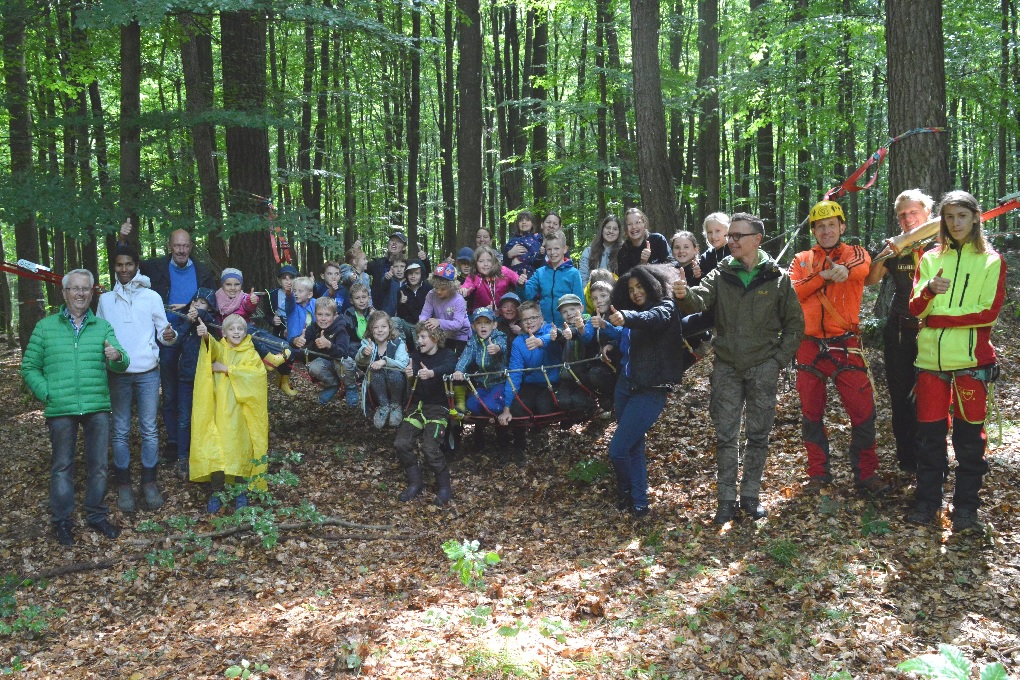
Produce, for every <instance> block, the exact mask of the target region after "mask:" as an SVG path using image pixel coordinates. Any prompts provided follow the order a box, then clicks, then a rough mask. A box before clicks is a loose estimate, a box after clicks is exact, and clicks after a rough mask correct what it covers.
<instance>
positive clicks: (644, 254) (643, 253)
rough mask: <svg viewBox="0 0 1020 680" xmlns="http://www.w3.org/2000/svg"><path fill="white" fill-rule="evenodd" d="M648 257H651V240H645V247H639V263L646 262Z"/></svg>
mask: <svg viewBox="0 0 1020 680" xmlns="http://www.w3.org/2000/svg"><path fill="white" fill-rule="evenodd" d="M650 259H652V242H651V241H648V240H646V241H645V247H644V248H642V249H641V264H648V260H650Z"/></svg>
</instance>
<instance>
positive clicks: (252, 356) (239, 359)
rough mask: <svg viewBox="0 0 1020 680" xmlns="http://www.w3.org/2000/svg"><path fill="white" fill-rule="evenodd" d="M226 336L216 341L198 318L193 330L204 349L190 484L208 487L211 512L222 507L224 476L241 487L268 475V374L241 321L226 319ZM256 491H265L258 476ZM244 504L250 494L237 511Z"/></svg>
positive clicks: (239, 501) (197, 388) (200, 357)
mask: <svg viewBox="0 0 1020 680" xmlns="http://www.w3.org/2000/svg"><path fill="white" fill-rule="evenodd" d="M222 331H223V338H222V339H221V340H219V341H216V340H213V339H212V338H211V337H209V331H208V329H207V328H206V326H205V323H204V322H203V321H202V320H201V318H200V317H199V319H198V327H197V328H196V330H195V332H196V334H197V335H198V336H199V337H200V338H202V345H201V348H200V349H199V353H198V367H197V369H196V371H195V400H194V405H193V407H192V433H193V435H194V439H195V440H197V441H200V442H202V445H201V446H199V447H195V448H193V449H192V450H191V459H190V472H191V481H193V482H210V489H211V491H212V493H211V494H210V496H209V502H208V505H207V506H206V509H207V510H208V511H209V512H210V513H216V512H218V511H219V509H220V508H221V507H223V499H222V498H221V495H220V494H219V493H218V492H219V491H221V490H222V489H223V484H224V481H225V479H226V475H232V476H233V478H234V480H235V482H238V483H243V482H244V480H246V479H248V480H250V479H251V478H252V477H255V476H257V475H261V474H263V473H265V471H266V464H265V457H266V455H267V452H268V450H269V410H268V405H267V399H266V369H265V368H264V367H263V365H262V359H260V358H259V354H258V352H256V351H255V346H254V345H253V344H252V341H251V336H250V335H248V324H247V322H246V321H245V320H244V318H243V317H241V316H240V315H238V314H230V315H228V316H227V317H226V318H225V319H223V325H222ZM256 460H257V461H261V462H259V463H254V462H253V461H256ZM254 488H257V489H259V490H263V491H264V490H265V488H266V483H265V481H264V480H263V479H262V478H261V477H259V479H258V480H257V481H256V482H255V486H254ZM246 505H248V497H247V495H246V494H244V493H241V494H239V495H238V496H237V499H236V507H237V508H243V507H245V506H246Z"/></svg>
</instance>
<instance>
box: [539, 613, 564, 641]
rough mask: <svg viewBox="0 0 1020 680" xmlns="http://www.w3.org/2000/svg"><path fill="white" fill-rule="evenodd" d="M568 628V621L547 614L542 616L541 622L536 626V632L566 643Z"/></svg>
mask: <svg viewBox="0 0 1020 680" xmlns="http://www.w3.org/2000/svg"><path fill="white" fill-rule="evenodd" d="M569 630H570V624H569V623H567V622H566V621H564V620H563V619H559V618H555V617H548V616H543V617H542V622H541V623H540V624H539V626H538V632H539V633H540V634H541V635H542V636H543V637H547V638H553V639H555V640H556V641H557V642H560V643H566V641H567V632H568V631H569Z"/></svg>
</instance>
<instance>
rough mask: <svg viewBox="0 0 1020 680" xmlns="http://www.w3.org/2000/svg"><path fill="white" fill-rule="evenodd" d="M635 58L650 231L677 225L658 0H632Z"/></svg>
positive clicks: (641, 168) (640, 164)
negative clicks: (670, 162)
mask: <svg viewBox="0 0 1020 680" xmlns="http://www.w3.org/2000/svg"><path fill="white" fill-rule="evenodd" d="M630 14H631V44H632V45H633V58H634V120H635V122H636V124H637V152H638V173H639V176H640V178H641V203H642V206H643V208H644V211H645V214H646V215H648V221H649V228H650V229H652V230H653V231H658V232H666V233H672V232H671V230H673V229H675V228H676V222H677V210H676V196H675V194H674V193H673V186H672V183H671V182H670V177H671V175H670V168H669V155H668V151H667V149H666V112H665V109H664V107H663V105H662V80H661V78H660V76H659V2H658V0H631V3H630Z"/></svg>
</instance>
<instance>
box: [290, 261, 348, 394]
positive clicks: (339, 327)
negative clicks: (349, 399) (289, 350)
mask: <svg viewBox="0 0 1020 680" xmlns="http://www.w3.org/2000/svg"><path fill="white" fill-rule="evenodd" d="M339 273H340V272H339V268H338V269H337V274H338V275H339ZM301 339H302V340H304V342H303V345H304V347H305V351H304V352H302V354H303V355H304V357H305V360H306V361H307V359H308V354H307V352H308V350H311V351H313V352H316V353H317V354H318V355H323V354H325V355H327V356H328V357H329V358H328V359H327V358H326V357H324V356H316V357H315V358H313V359H312V360H311V361H309V362H308V375H310V376H311V377H312V378H314V379H315V380H318V381H319V382H321V383H322V385H323V388H322V391H321V392H320V393H319V403H320V404H328V403H329V402H330V401H331V400H332V399H333V397H335V396H336V393H337V391H338V390H339V389H340V374H341V373H342V372H343V360H344V359H346V358H347V357H348V356H349V355H350V338H349V336H348V334H347V322H346V320H345V318H344V317H342V316H340V315H339V314H337V304H336V300H334V299H333V298H331V297H326V296H323V297H321V298H319V299H318V300H316V301H315V324H313V325H310V326H308V328H306V329H305V334H304V336H303V337H302V338H301Z"/></svg>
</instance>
